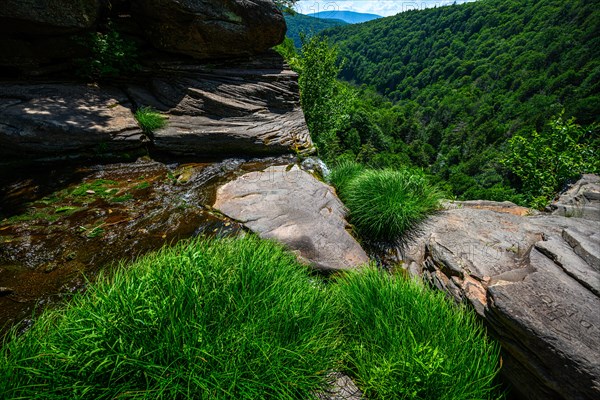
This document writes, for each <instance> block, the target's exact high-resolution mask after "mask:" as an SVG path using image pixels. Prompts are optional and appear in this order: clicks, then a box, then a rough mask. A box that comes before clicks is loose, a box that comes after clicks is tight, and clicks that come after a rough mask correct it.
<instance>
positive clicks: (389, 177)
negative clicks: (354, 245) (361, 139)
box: [331, 164, 441, 243]
mask: <svg viewBox="0 0 600 400" xmlns="http://www.w3.org/2000/svg"><path fill="white" fill-rule="evenodd" d="M331 175H332V176H333V177H334V178H333V179H332V180H331V181H332V182H333V183H334V185H336V187H337V188H338V191H339V193H340V197H341V199H342V201H343V202H344V203H345V205H346V207H348V210H349V220H350V222H351V223H352V224H353V225H354V227H355V228H356V230H357V232H358V234H359V235H360V236H361V237H362V238H363V239H366V240H369V241H376V242H388V243H398V242H401V241H402V239H403V238H404V237H405V236H406V235H409V234H410V233H411V231H413V230H414V229H415V228H416V227H417V225H418V224H419V223H420V222H422V221H423V220H424V219H425V218H426V217H427V216H428V215H430V214H431V213H433V212H435V211H436V210H437V209H439V204H440V200H441V194H440V192H439V191H438V190H437V189H436V188H435V187H434V186H432V185H430V184H429V182H428V180H427V178H426V177H425V175H424V174H423V172H421V171H419V170H415V169H409V168H404V169H399V170H394V169H383V170H373V169H366V170H364V171H362V172H360V169H359V166H357V165H353V164H344V165H341V166H340V167H338V168H335V169H334V170H333V171H332V173H331Z"/></svg>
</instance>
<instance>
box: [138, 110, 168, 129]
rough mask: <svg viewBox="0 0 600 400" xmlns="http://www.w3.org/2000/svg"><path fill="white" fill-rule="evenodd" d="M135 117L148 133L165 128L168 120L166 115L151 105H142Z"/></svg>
mask: <svg viewBox="0 0 600 400" xmlns="http://www.w3.org/2000/svg"><path fill="white" fill-rule="evenodd" d="M135 119H136V120H137V121H138V123H139V124H140V127H141V128H142V130H143V131H144V132H146V133H152V132H154V131H155V130H157V129H160V128H164V127H165V125H166V124H167V121H166V119H165V117H164V116H162V115H161V114H159V113H158V112H156V111H155V110H154V109H152V108H151V107H140V108H138V109H137V111H136V112H135Z"/></svg>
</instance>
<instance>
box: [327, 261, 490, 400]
mask: <svg viewBox="0 0 600 400" xmlns="http://www.w3.org/2000/svg"><path fill="white" fill-rule="evenodd" d="M335 288H336V290H337V293H338V295H337V297H338V300H339V305H340V319H341V320H343V321H344V322H345V330H344V337H345V338H346V341H347V342H346V347H345V348H347V349H348V356H347V358H348V365H347V368H348V370H347V371H346V372H347V373H348V374H349V375H351V376H354V377H355V379H356V381H357V384H358V386H359V387H360V388H361V389H362V390H363V391H364V393H365V397H366V398H368V399H432V400H433V399H435V400H456V399H490V398H496V397H497V396H496V397H494V396H495V395H496V394H497V393H496V388H495V386H494V378H495V376H496V374H497V371H498V363H499V348H498V346H497V345H496V344H494V343H493V342H491V341H490V340H489V339H488V338H487V337H486V335H485V330H484V328H483V327H482V326H481V324H480V323H478V321H477V320H476V317H475V315H474V314H473V313H472V312H470V311H468V310H466V309H464V308H462V307H457V306H456V305H454V304H452V303H451V302H450V301H449V300H448V299H447V298H446V297H445V295H444V293H442V292H434V291H432V290H431V289H429V288H427V287H425V286H423V285H422V284H420V283H417V282H416V281H411V280H406V279H404V278H402V277H400V276H393V275H390V274H389V273H386V272H382V271H378V270H376V269H375V268H369V269H366V270H364V271H362V272H352V273H350V274H347V275H346V276H345V277H343V278H341V279H339V280H338V281H337V285H336V286H335Z"/></svg>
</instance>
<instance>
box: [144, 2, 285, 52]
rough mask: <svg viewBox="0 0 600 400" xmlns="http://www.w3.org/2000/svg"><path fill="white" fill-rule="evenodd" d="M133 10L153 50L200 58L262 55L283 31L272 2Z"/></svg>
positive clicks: (146, 5)
mask: <svg viewBox="0 0 600 400" xmlns="http://www.w3.org/2000/svg"><path fill="white" fill-rule="evenodd" d="M132 10H133V15H134V16H135V17H136V18H137V19H138V20H139V22H140V25H141V26H142V27H143V31H144V34H145V35H146V37H148V38H149V39H150V41H151V42H152V44H153V45H154V46H155V47H156V48H159V49H161V50H166V51H169V52H175V53H183V54H189V55H191V56H193V57H195V58H201V59H207V58H223V57H230V56H240V55H252V54H257V53H261V52H264V51H265V50H267V49H269V48H271V47H273V46H275V45H277V44H279V43H281V42H282V41H283V38H284V37H285V31H286V28H285V21H284V18H283V15H282V14H281V12H280V11H279V10H278V9H277V7H276V6H275V3H273V2H272V1H271V0H253V1H251V2H250V1H244V0H201V1H192V0H187V1H172V0H133V1H132Z"/></svg>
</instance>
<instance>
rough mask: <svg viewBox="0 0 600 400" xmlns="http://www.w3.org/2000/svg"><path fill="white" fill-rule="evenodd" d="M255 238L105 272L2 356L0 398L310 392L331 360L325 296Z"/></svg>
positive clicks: (190, 245)
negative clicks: (114, 271) (109, 273)
mask: <svg viewBox="0 0 600 400" xmlns="http://www.w3.org/2000/svg"><path fill="white" fill-rule="evenodd" d="M325 296H326V293H325V292H324V291H323V288H322V287H321V285H320V284H319V282H318V281H315V280H311V279H309V276H308V274H307V269H306V267H304V266H302V265H299V264H298V263H297V261H296V260H295V257H294V256H293V255H292V254H289V253H286V252H284V251H283V250H282V248H281V247H280V246H278V245H276V244H274V243H271V242H266V241H261V240H259V239H257V238H255V237H253V236H247V237H245V238H241V239H221V240H218V241H210V240H204V239H197V240H193V241H191V242H187V243H180V244H178V245H176V246H174V247H172V248H167V249H164V250H161V251H159V252H158V253H155V254H152V255H148V256H146V257H143V258H141V259H140V260H139V261H137V262H136V263H135V264H133V265H132V266H131V267H129V268H128V269H127V270H125V269H120V270H119V271H118V272H117V273H116V274H115V275H114V277H112V278H110V279H108V278H101V279H100V280H99V282H98V283H97V284H95V285H93V286H91V287H90V289H89V290H88V293H87V294H85V295H82V296H77V297H75V298H74V299H73V300H72V301H71V303H70V305H69V306H68V307H66V308H65V309H62V310H55V311H51V312H46V313H45V314H44V315H43V316H42V317H40V319H39V320H38V321H37V322H36V323H35V324H34V326H33V327H32V328H31V330H30V331H28V332H27V333H26V334H24V335H23V336H20V337H17V336H16V334H15V333H14V331H13V334H12V339H11V340H10V341H9V342H8V343H7V344H5V345H4V348H3V349H2V351H1V352H0V393H3V394H4V395H5V396H6V398H34V397H35V398H67V397H75V398H84V397H85V398H98V399H113V398H123V397H136V398H152V399H154V398H169V399H172V398H211V399H212V398H234V399H243V398H251V399H258V398H277V399H279V398H281V399H284V398H309V397H311V396H312V393H313V392H314V391H315V390H317V389H319V388H320V387H321V386H322V385H323V384H324V375H325V372H326V371H328V370H331V369H333V368H335V365H334V363H333V360H334V359H335V358H336V351H337V350H336V349H337V341H338V329H337V327H336V325H335V324H336V321H335V319H334V318H332V316H333V315H334V311H333V310H334V308H333V307H334V306H333V305H332V302H330V301H328V299H327V298H326V297H325Z"/></svg>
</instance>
